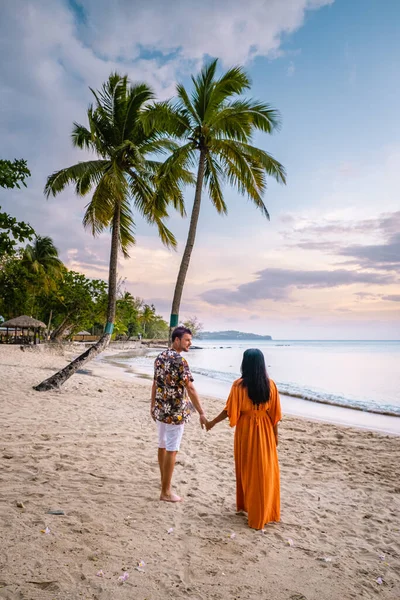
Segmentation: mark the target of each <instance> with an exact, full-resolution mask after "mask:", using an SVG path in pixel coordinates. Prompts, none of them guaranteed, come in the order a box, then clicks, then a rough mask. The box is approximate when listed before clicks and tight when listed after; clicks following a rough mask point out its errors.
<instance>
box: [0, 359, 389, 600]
mask: <svg viewBox="0 0 400 600" xmlns="http://www.w3.org/2000/svg"><path fill="white" fill-rule="evenodd" d="M70 355H71V353H70V352H69V353H68V354H67V355H62V354H57V353H48V352H45V351H38V352H35V351H28V352H27V351H25V352H21V351H20V350H19V348H13V349H10V348H4V349H3V348H1V347H0V397H1V411H2V444H1V453H0V479H1V481H2V485H1V487H0V506H1V510H0V545H1V548H2V552H1V554H0V597H1V598H4V599H5V600H14V599H15V598H22V597H24V598H29V599H30V600H76V598H80V597H82V598H96V599H97V600H109V599H110V598H113V599H114V598H115V600H131V599H132V598H137V599H138V600H144V599H150V598H151V600H170V599H171V600H172V599H174V600H184V599H187V598H191V599H193V600H206V599H207V600H209V599H210V600H231V598H240V599H243V600H244V599H246V600H259V598H263V597H265V590H270V591H271V596H273V598H274V600H300V598H302V599H306V600H320V599H321V598H323V599H324V600H343V599H344V598H346V600H347V599H352V598H354V599H356V598H357V599H358V598H365V599H370V598H371V599H372V598H375V597H376V595H377V594H379V596H380V598H381V599H382V600H396V599H397V591H398V589H399V588H400V534H399V523H398V515H399V511H400V487H399V481H400V440H399V438H397V437H394V436H390V435H382V434H379V433H376V432H372V431H365V430H360V429H357V428H351V427H343V426H338V425H332V424H328V423H321V422H313V421H310V420H306V419H302V418H297V417H291V416H287V415H284V417H283V420H282V422H281V425H280V430H279V431H280V433H279V439H280V441H279V448H278V451H279V462H280V469H281V502H282V520H281V522H280V523H275V524H270V525H267V526H266V528H265V530H264V532H263V533H262V532H259V531H254V530H251V529H249V528H248V526H247V523H246V519H245V518H244V517H243V515H237V514H236V512H235V510H236V507H235V475H234V463H233V430H232V429H231V428H230V427H229V426H228V424H227V423H221V424H220V425H219V426H218V427H216V428H214V429H213V430H212V431H211V432H209V433H206V432H205V431H203V430H202V429H201V428H200V427H199V425H198V420H197V419H196V418H195V417H193V418H192V420H191V422H190V423H189V424H188V425H187V426H186V427H185V433H184V436H183V442H182V446H181V451H180V452H179V456H178V460H177V465H176V469H175V473H174V486H175V489H176V491H177V492H178V493H180V494H181V495H182V496H183V497H184V502H183V503H182V504H180V505H179V506H176V505H174V506H173V505H169V504H168V503H160V502H159V499H158V495H159V468H158V464H157V434H156V428H155V426H154V423H153V422H152V421H151V419H150V417H149V391H150V381H148V380H145V379H140V378H138V377H136V378H134V377H132V376H131V377H127V375H126V374H125V373H124V372H123V370H122V369H121V368H120V367H118V368H117V367H115V366H113V365H110V366H109V365H107V364H106V363H104V362H101V361H100V360H95V361H92V362H91V363H88V364H87V365H86V367H87V368H86V369H85V370H84V372H82V373H78V374H76V375H74V376H73V377H71V378H70V379H69V380H68V381H67V382H66V383H65V385H64V386H63V387H62V388H61V389H60V390H55V391H51V392H36V391H34V390H33V388H32V386H33V385H35V384H37V383H38V382H40V381H41V380H42V379H45V378H46V377H48V376H49V374H50V373H52V372H54V371H55V370H57V369H59V368H61V367H62V366H65V365H66V364H67V362H69V359H70ZM202 400H203V403H204V408H205V410H206V414H208V415H209V417H210V418H212V417H214V416H215V415H216V414H217V413H218V412H219V411H220V407H221V402H220V400H218V399H215V398H208V397H204V398H203V399H202ZM49 510H50V511H53V512H54V511H57V510H58V511H60V510H61V511H62V512H63V513H64V514H63V515H55V514H49ZM46 531H48V533H46ZM233 534H234V535H233ZM141 561H144V563H145V566H144V567H143V568H142V567H141V568H142V571H140V570H139V571H138V570H137V567H138V566H139V564H140V562H141ZM123 573H128V575H129V577H128V579H127V580H126V581H125V582H124V583H121V582H120V581H119V577H121V576H122V575H123Z"/></svg>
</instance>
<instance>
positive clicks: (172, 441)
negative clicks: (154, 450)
mask: <svg viewBox="0 0 400 600" xmlns="http://www.w3.org/2000/svg"><path fill="white" fill-rule="evenodd" d="M157 428H158V447H159V448H165V449H166V450H167V451H168V452H178V451H179V447H180V445H181V441H182V436H183V430H184V428H185V425H184V424H183V423H182V425H171V423H162V422H161V421H157Z"/></svg>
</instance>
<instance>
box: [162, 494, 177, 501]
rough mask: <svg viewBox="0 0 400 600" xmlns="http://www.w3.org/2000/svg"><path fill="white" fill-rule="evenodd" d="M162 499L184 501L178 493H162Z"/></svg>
mask: <svg viewBox="0 0 400 600" xmlns="http://www.w3.org/2000/svg"><path fill="white" fill-rule="evenodd" d="M160 500H162V501H163V502H182V498H181V497H180V496H177V495H176V494H161V496H160Z"/></svg>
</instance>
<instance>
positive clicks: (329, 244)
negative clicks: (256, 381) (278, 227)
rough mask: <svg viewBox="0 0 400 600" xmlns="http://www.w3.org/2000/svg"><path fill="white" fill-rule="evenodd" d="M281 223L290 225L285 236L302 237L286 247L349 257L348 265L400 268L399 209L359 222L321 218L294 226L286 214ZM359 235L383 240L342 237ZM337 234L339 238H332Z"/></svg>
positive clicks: (388, 268) (382, 268)
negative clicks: (353, 240) (350, 241)
mask: <svg viewBox="0 0 400 600" xmlns="http://www.w3.org/2000/svg"><path fill="white" fill-rule="evenodd" d="M283 222H285V223H288V224H289V225H292V229H291V230H290V231H289V232H284V236H285V237H289V238H291V239H293V237H294V236H297V237H299V236H304V235H307V236H308V237H307V238H306V239H305V238H304V237H301V239H299V240H298V241H297V242H295V243H292V244H289V247H292V248H293V247H295V248H301V249H302V250H317V251H320V252H324V253H328V254H331V255H332V254H334V255H337V256H346V257H349V258H352V259H353V260H351V261H349V262H348V263H347V264H353V265H358V266H360V267H362V268H369V269H377V270H387V271H397V270H399V268H400V233H398V232H399V230H400V211H395V212H392V213H383V214H381V215H380V216H378V217H376V218H374V219H362V220H359V221H354V220H352V221H343V220H342V221H340V220H328V219H323V220H322V221H321V222H319V223H318V222H313V221H312V222H305V223H300V225H298V226H296V225H295V222H296V221H295V219H293V221H292V220H291V219H290V215H285V219H284V220H283ZM357 234H361V235H363V236H364V237H365V236H366V235H368V236H369V238H370V237H371V235H373V236H375V237H380V238H381V239H383V240H384V241H383V243H378V244H344V243H343V241H342V240H343V238H345V239H346V238H347V239H348V238H349V237H350V236H351V237H352V238H354V236H355V235H357ZM335 237H339V238H340V241H337V240H335V239H334V238H335Z"/></svg>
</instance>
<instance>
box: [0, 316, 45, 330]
mask: <svg viewBox="0 0 400 600" xmlns="http://www.w3.org/2000/svg"><path fill="white" fill-rule="evenodd" d="M1 326H2V327H17V328H19V329H27V328H38V327H41V328H44V329H46V325H45V324H44V323H42V321H38V320H37V319H33V318H32V317H27V316H26V315H22V316H21V317H15V319H10V320H9V321H4V323H2V324H1Z"/></svg>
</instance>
